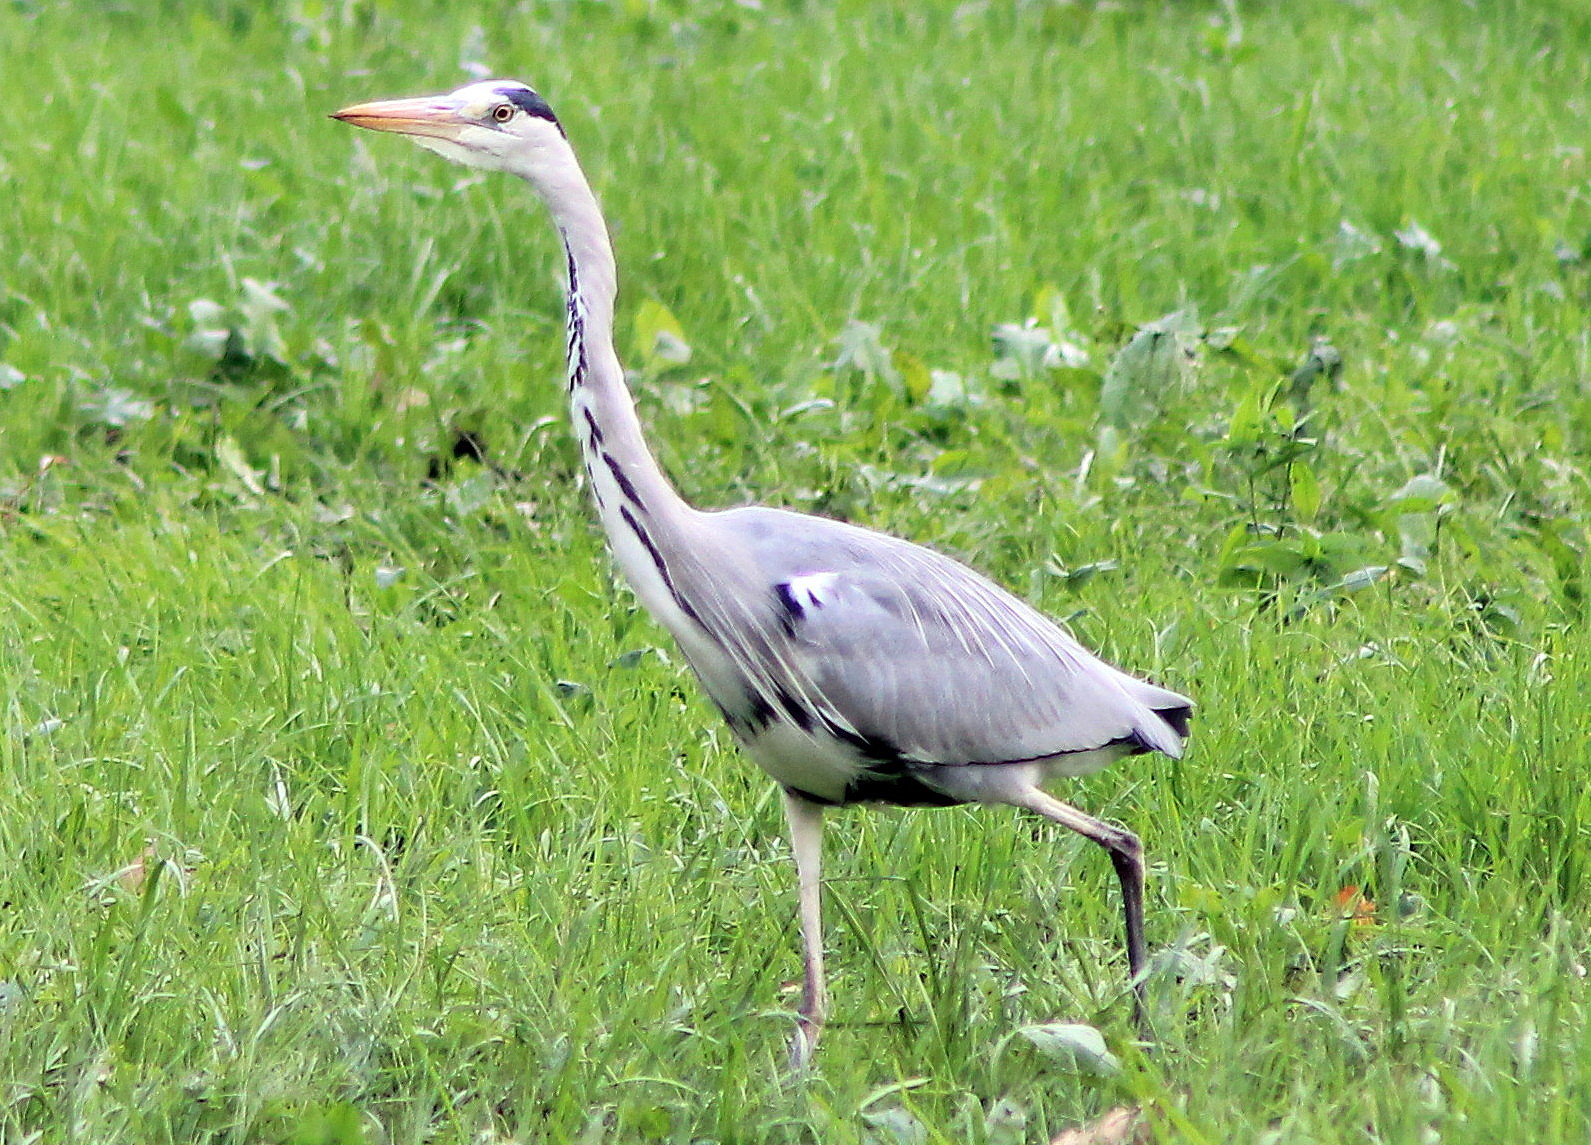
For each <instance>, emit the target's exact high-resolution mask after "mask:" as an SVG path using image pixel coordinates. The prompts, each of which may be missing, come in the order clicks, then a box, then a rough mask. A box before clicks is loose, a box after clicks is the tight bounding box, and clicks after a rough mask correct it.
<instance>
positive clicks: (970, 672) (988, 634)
mask: <svg viewBox="0 0 1591 1145" xmlns="http://www.w3.org/2000/svg"><path fill="white" fill-rule="evenodd" d="M713 516H714V518H715V522H716V524H717V525H719V526H720V527H725V528H728V529H730V530H732V531H733V532H734V533H735V535H736V537H737V539H738V540H739V541H740V542H741V543H740V544H739V545H737V546H736V548H737V549H739V550H740V551H742V552H749V553H750V554H751V558H752V559H751V567H748V568H745V569H743V570H741V574H740V575H741V576H742V577H744V578H749V579H751V580H753V581H756V582H760V588H759V586H758V585H755V584H746V585H743V586H740V587H738V588H737V589H736V590H735V594H736V596H737V597H738V600H737V601H736V602H735V604H734V606H733V611H734V612H735V613H737V614H739V615H738V616H737V617H736V618H734V619H733V620H731V619H730V618H729V617H728V616H725V617H724V632H723V633H721V634H720V633H715V636H718V637H719V639H720V640H721V641H727V643H728V644H729V645H730V646H731V648H732V652H731V655H732V657H733V658H734V659H735V660H736V661H737V662H740V663H743V664H745V665H746V666H747V667H748V668H752V671H751V672H750V673H749V678H760V679H762V680H766V681H770V682H772V683H773V686H774V688H775V689H776V690H777V691H779V692H780V693H782V696H783V700H784V701H787V700H788V699H790V698H792V697H793V698H795V699H797V700H798V701H799V702H801V703H802V704H805V705H808V706H809V707H811V708H812V709H813V710H815V711H817V712H819V713H820V714H821V718H823V719H824V720H826V721H829V722H832V723H834V724H835V725H836V726H838V727H841V728H844V729H845V730H848V731H851V732H854V733H855V734H857V735H860V736H863V737H865V738H866V739H868V740H869V741H872V742H884V743H888V744H889V745H891V746H892V747H893V748H894V749H895V750H896V751H897V752H898V753H899V754H900V755H901V756H903V757H905V758H907V759H911V760H916V761H921V762H925V763H937V764H977V763H999V762H1006V761H1011V760H1026V759H1040V758H1047V757H1051V756H1055V755H1061V754H1065V753H1071V752H1083V751H1092V750H1096V749H1098V748H1101V747H1105V746H1107V745H1109V744H1112V743H1130V744H1132V745H1133V746H1134V747H1135V748H1137V749H1140V750H1142V749H1150V748H1152V749H1155V750H1159V751H1163V752H1166V753H1167V754H1169V755H1180V754H1181V746H1182V738H1181V735H1180V734H1179V730H1178V728H1177V727H1174V726H1173V720H1181V721H1183V726H1184V727H1185V719H1186V714H1187V712H1188V711H1189V710H1190V709H1191V707H1192V704H1191V702H1190V701H1188V700H1187V699H1186V698H1185V697H1183V696H1180V695H1178V694H1177V693H1175V692H1171V691H1167V690H1166V689H1163V688H1158V687H1155V686H1154V685H1152V684H1147V683H1144V682H1143V681H1140V680H1137V679H1135V678H1133V677H1131V676H1128V675H1126V674H1125V673H1123V672H1120V671H1118V670H1117V669H1115V668H1113V667H1111V666H1110V665H1108V664H1106V663H1105V662H1104V661H1102V660H1100V659H1098V658H1097V657H1096V656H1094V655H1093V654H1092V653H1090V652H1089V651H1088V650H1087V649H1085V648H1084V647H1083V646H1082V645H1080V644H1079V643H1078V642H1077V641H1076V640H1075V639H1073V638H1072V637H1071V636H1070V635H1069V634H1067V633H1066V632H1065V631H1064V630H1063V629H1061V628H1060V627H1059V626H1058V625H1056V624H1055V623H1054V622H1052V621H1051V620H1049V619H1048V618H1046V617H1045V616H1043V615H1042V614H1041V613H1039V612H1037V611H1036V610H1034V609H1033V608H1031V607H1029V606H1028V605H1027V604H1025V603H1023V602H1022V601H1021V600H1019V599H1017V598H1016V597H1014V596H1012V595H1011V594H1010V593H1008V592H1006V591H1004V590H1003V589H1001V588H999V587H998V586H996V585H995V584H993V583H992V582H990V581H989V580H987V579H986V578H984V577H982V576H980V575H979V574H977V573H976V572H973V571H972V570H971V569H969V568H967V567H966V566H965V565H962V564H960V563H959V562H957V561H954V560H952V559H951V558H949V557H946V556H944V555H942V554H940V553H936V552H934V551H933V550H931V549H925V548H922V547H921V546H918V545H914V544H911V543H910V542H907V541H901V540H898V539H896V538H893V537H888V536H885V535H882V534H878V533H873V532H869V531H867V530H864V529H858V528H856V527H854V526H851V525H846V524H843V523H841V522H836V521H829V520H826V519H823V518H815V517H805V516H802V515H799V514H794V513H786V512H783V511H781V510H776V509H760V508H759V509H738V510H731V511H729V512H725V513H720V514H714V515H713ZM719 571H720V576H719V583H722V581H723V576H722V572H723V570H719ZM759 604H760V605H761V606H762V607H765V608H766V610H767V612H766V614H765V615H764V616H762V617H761V618H760V620H759V619H758V618H757V617H756V616H754V615H751V613H750V612H748V611H747V610H748V609H750V610H753V611H754V610H755V609H756V608H757V607H758V605H759ZM728 607H731V606H730V604H729V602H727V601H722V600H720V602H719V604H717V605H714V606H711V607H708V608H707V609H706V610H705V614H706V615H709V616H716V615H718V614H719V613H721V612H722V611H723V610H724V609H725V608H728ZM710 623H711V622H710ZM752 633H755V634H756V635H755V636H752V635H750V634H752ZM769 701H770V702H774V701H773V697H769ZM720 702H721V703H722V702H723V700H722V699H720ZM780 702H783V701H780ZM1161 712H1164V713H1166V714H1165V715H1162V714H1160V713H1161Z"/></svg>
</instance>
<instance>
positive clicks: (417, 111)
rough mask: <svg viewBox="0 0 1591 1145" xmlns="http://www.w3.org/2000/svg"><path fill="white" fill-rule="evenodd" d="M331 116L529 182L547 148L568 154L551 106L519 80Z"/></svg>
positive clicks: (382, 102) (358, 107)
mask: <svg viewBox="0 0 1591 1145" xmlns="http://www.w3.org/2000/svg"><path fill="white" fill-rule="evenodd" d="M332 118H333V119H340V120H342V121H343V122H344V123H351V124H353V125H354V126H355V127H368V128H369V129H370V130H372V131H391V132H394V133H396V134H398V135H407V136H409V138H411V139H413V140H414V141H415V142H416V143H418V144H420V145H421V146H422V147H429V148H430V149H431V150H432V151H435V152H436V153H437V154H439V155H443V156H446V157H447V158H449V159H451V160H453V161H454V162H455V163H463V164H464V165H466V166H468V167H482V168H485V169H487V170H490V171H511V172H513V173H514V174H517V175H523V176H525V177H527V178H528V177H533V176H534V175H535V173H536V167H537V161H538V159H539V158H542V157H544V156H546V155H547V153H548V149H549V148H557V149H558V150H560V151H562V150H566V145H565V140H564V134H563V128H562V127H561V126H560V125H559V123H558V120H557V118H556V117H555V116H554V115H553V113H552V108H550V107H548V106H547V101H546V100H544V99H542V98H541V96H539V95H537V94H536V93H535V91H533V90H532V89H531V88H530V87H528V86H527V85H525V84H522V83H520V82H519V81H518V80H483V81H482V82H480V83H472V84H469V85H467V86H465V87H461V88H459V89H458V90H457V91H451V92H448V93H447V94H446V95H430V96H421V97H420V98H418V99H388V100H379V101H377V102H375V103H360V104H355V105H354V106H353V107H345V108H343V109H342V110H341V111H338V112H333V113H332Z"/></svg>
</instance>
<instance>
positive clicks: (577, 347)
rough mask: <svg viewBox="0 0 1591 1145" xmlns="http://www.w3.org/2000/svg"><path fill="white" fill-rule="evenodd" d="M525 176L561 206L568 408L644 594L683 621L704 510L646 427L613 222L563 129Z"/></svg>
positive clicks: (664, 616) (593, 482)
mask: <svg viewBox="0 0 1591 1145" xmlns="http://www.w3.org/2000/svg"><path fill="white" fill-rule="evenodd" d="M558 144H559V146H558V150H556V151H555V152H554V153H552V154H547V153H546V152H543V154H542V155H540V156H539V157H538V159H537V161H536V163H535V165H534V167H533V168H531V169H529V170H527V171H525V172H524V175H525V178H526V179H528V180H529V182H530V183H531V185H532V186H533V187H535V189H536V192H537V193H538V194H539V195H540V196H541V198H542V200H543V201H544V202H545V203H546V204H547V207H548V209H549V210H550V211H551V213H552V219H553V223H554V225H555V226H556V227H557V228H558V234H559V237H560V238H562V240H563V244H564V250H565V253H566V254H567V256H568V271H569V294H568V305H569V414H570V417H571V419H572V420H573V422H574V431H575V437H576V438H577V439H578V440H579V442H580V453H581V458H582V460H583V461H584V462H585V470H586V480H587V482H588V483H589V485H590V487H591V493H592V496H594V497H595V498H596V502H597V511H598V513H599V514H600V515H601V517H602V527H603V530H604V531H605V532H606V533H607V535H608V543H609V546H610V547H611V548H612V550H613V554H614V558H615V560H616V561H617V563H618V565H619V568H620V570H621V571H622V572H623V574H624V577H625V579H626V580H628V581H629V582H630V585H631V586H632V587H633V588H634V589H635V591H636V594H637V595H638V596H639V597H640V598H641V601H642V603H643V604H645V605H646V606H647V608H648V609H649V610H650V611H651V612H652V613H653V615H655V616H657V617H658V618H659V619H660V620H662V621H663V623H664V625H665V626H666V627H668V628H670V629H671V630H673V631H675V633H676V635H678V634H680V633H681V632H682V631H685V630H686V629H687V628H688V627H689V623H690V621H689V613H690V609H689V607H688V605H686V604H685V603H683V602H682V601H681V600H680V598H679V595H678V592H677V586H676V585H675V582H674V576H673V571H672V570H673V569H677V567H678V562H680V561H685V560H688V559H689V554H690V553H691V552H692V550H693V548H694V545H693V543H692V540H691V537H690V534H691V533H692V532H693V529H692V524H693V522H694V521H695V519H696V513H695V511H694V510H693V509H691V508H690V506H688V505H686V504H685V502H684V500H682V499H681V497H680V495H679V494H678V493H676V492H675V491H674V487H673V486H672V485H670V484H669V481H668V478H667V477H666V476H664V474H663V470H662V469H661V468H660V467H659V466H658V464H657V461H656V459H655V458H654V457H653V456H652V452H651V450H650V449H648V448H647V445H646V439H645V438H644V437H643V436H642V433H641V423H640V420H639V419H638V418H637V417H636V416H635V403H634V402H633V400H632V399H631V396H630V390H629V387H628V386H626V385H625V383H624V367H623V366H621V365H620V364H619V356H618V354H617V352H616V351H615V350H614V348H613V301H614V296H615V295H616V294H617V293H618V280H617V271H616V269H615V267H614V261H613V246H612V244H611V243H610V241H609V239H608V228H607V225H606V224H605V223H604V222H603V220H602V212H601V210H600V209H599V208H598V207H597V200H596V196H595V195H593V194H592V192H591V187H590V185H589V184H588V183H587V182H586V179H585V176H584V174H582V173H581V170H580V164H579V162H578V161H577V160H576V159H575V156H574V152H573V151H572V150H570V149H569V147H568V144H567V143H565V142H563V140H562V139H561V138H560V139H559V141H558Z"/></svg>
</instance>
